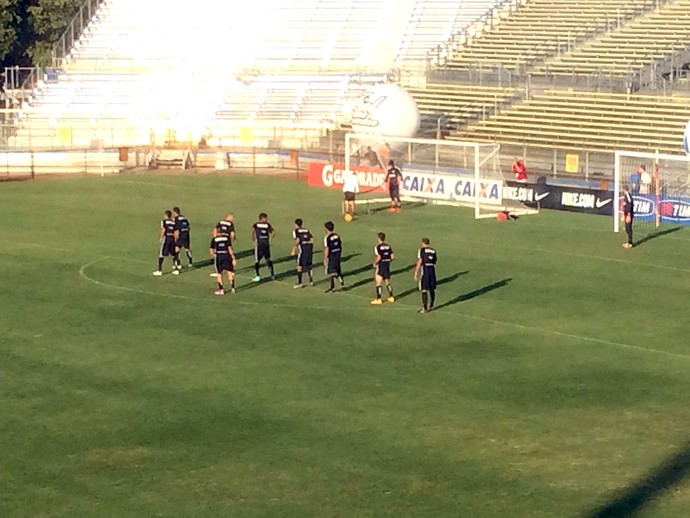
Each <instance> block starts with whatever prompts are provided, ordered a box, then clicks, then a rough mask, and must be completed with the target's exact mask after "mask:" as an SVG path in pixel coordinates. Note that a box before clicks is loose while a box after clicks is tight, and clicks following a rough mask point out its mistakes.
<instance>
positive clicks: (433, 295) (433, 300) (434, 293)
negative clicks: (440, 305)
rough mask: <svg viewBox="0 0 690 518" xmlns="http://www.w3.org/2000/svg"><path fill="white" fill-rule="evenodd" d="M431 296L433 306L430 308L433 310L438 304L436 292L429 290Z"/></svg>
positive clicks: (430, 305)
mask: <svg viewBox="0 0 690 518" xmlns="http://www.w3.org/2000/svg"><path fill="white" fill-rule="evenodd" d="M429 295H430V297H429V298H430V299H431V300H430V302H431V304H429V307H430V308H433V307H434V302H436V290H429Z"/></svg>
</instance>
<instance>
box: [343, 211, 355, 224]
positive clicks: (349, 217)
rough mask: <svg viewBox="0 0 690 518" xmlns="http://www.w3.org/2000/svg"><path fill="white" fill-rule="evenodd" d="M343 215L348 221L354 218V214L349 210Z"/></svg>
mask: <svg viewBox="0 0 690 518" xmlns="http://www.w3.org/2000/svg"><path fill="white" fill-rule="evenodd" d="M343 217H344V218H345V221H347V222H348V223H349V222H350V221H352V220H353V219H354V218H353V217H352V214H350V213H349V212H348V213H347V214H345V216H343Z"/></svg>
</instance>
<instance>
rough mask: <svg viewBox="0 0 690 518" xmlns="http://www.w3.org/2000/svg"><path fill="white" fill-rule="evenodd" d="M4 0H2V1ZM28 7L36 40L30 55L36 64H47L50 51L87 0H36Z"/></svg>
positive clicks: (30, 49)
mask: <svg viewBox="0 0 690 518" xmlns="http://www.w3.org/2000/svg"><path fill="white" fill-rule="evenodd" d="M1 1H3V0H0V2H1ZM34 1H35V5H31V6H30V7H29V8H28V11H29V19H30V22H31V27H32V29H33V33H34V35H35V41H34V43H33V45H31V47H30V48H29V55H30V56H31V58H32V59H33V61H34V63H36V64H47V63H48V62H49V60H50V51H51V49H52V47H53V45H54V44H55V43H56V42H57V41H58V40H59V39H60V36H62V34H63V33H64V32H65V29H67V27H69V24H70V22H71V21H72V19H73V18H74V16H75V15H76V14H77V13H79V8H80V7H81V6H82V5H84V1H85V0H34Z"/></svg>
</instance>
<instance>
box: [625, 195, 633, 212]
mask: <svg viewBox="0 0 690 518" xmlns="http://www.w3.org/2000/svg"><path fill="white" fill-rule="evenodd" d="M633 206H634V204H633V197H632V194H630V193H629V192H624V193H623V214H630V215H631V216H632V215H633Z"/></svg>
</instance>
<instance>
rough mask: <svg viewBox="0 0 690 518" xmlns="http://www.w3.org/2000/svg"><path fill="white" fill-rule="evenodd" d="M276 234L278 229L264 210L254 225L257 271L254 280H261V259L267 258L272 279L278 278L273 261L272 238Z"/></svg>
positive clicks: (253, 237) (253, 234) (253, 235)
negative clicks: (273, 225)
mask: <svg viewBox="0 0 690 518" xmlns="http://www.w3.org/2000/svg"><path fill="white" fill-rule="evenodd" d="M275 235H276V231H275V230H274V229H273V227H272V226H271V224H270V223H269V222H268V216H267V215H266V213H265V212H262V213H261V214H259V221H257V222H256V223H254V225H253V226H252V241H253V242H254V270H255V271H256V277H254V279H253V280H254V282H259V281H260V280H261V273H260V271H259V265H260V263H261V259H265V260H266V264H267V265H268V268H269V270H270V271H271V280H274V279H275V278H276V275H275V272H274V271H273V261H271V239H273V237H274V236H275Z"/></svg>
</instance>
